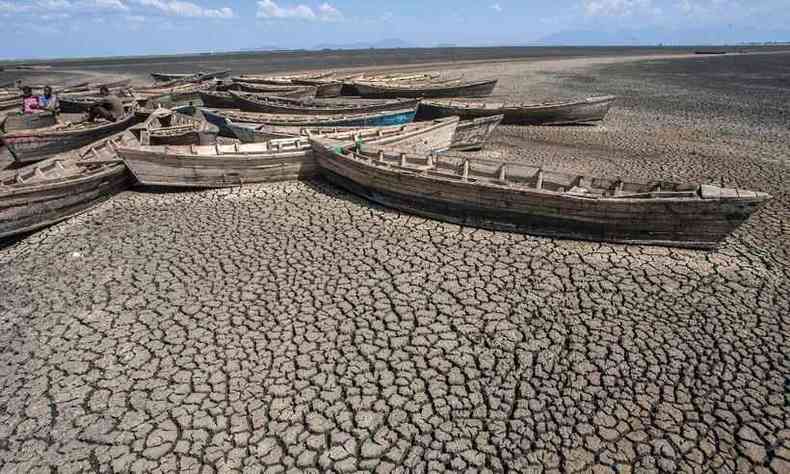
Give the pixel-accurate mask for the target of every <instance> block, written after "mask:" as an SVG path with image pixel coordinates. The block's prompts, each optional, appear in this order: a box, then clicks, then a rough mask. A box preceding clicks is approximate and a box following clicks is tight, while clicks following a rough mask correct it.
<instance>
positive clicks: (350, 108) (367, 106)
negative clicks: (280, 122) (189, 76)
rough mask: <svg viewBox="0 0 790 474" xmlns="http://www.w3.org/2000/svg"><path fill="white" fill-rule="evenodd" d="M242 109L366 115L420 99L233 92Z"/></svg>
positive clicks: (416, 103)
mask: <svg viewBox="0 0 790 474" xmlns="http://www.w3.org/2000/svg"><path fill="white" fill-rule="evenodd" d="M231 94H232V95H233V96H234V97H235V99H236V102H237V103H238V104H239V108H240V109H241V110H244V111H249V112H262V113H267V114H293V115H337V114H365V113H371V112H381V111H385V110H398V109H407V108H412V107H417V106H418V105H419V103H420V100H419V99H390V100H376V101H353V100H350V101H346V102H339V101H331V102H328V101H320V100H310V99H307V100H303V99H289V98H286V97H268V96H261V95H256V94H247V93H244V92H231Z"/></svg>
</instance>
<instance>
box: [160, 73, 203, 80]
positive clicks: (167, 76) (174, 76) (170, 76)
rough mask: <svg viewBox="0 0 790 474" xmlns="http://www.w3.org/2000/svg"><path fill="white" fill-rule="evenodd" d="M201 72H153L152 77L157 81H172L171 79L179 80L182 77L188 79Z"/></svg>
mask: <svg viewBox="0 0 790 474" xmlns="http://www.w3.org/2000/svg"><path fill="white" fill-rule="evenodd" d="M199 75H200V73H197V72H196V73H190V74H171V73H165V72H152V73H151V77H152V78H153V79H154V81H157V82H170V81H178V80H181V79H187V78H191V77H198V76H199Z"/></svg>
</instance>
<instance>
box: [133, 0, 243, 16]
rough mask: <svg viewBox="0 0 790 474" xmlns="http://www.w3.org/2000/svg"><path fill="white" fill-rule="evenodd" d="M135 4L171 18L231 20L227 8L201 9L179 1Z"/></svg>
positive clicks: (145, 0) (141, 0)
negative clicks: (155, 10) (150, 8)
mask: <svg viewBox="0 0 790 474" xmlns="http://www.w3.org/2000/svg"><path fill="white" fill-rule="evenodd" d="M135 2H136V3H138V4H140V5H143V6H147V7H152V8H156V9H157V10H159V11H161V12H162V13H165V14H167V15H172V16H183V17H189V18H221V19H228V18H233V17H234V14H233V10H231V9H230V8H228V7H223V8H203V7H201V6H199V5H196V4H194V3H192V2H182V1H181V0H135Z"/></svg>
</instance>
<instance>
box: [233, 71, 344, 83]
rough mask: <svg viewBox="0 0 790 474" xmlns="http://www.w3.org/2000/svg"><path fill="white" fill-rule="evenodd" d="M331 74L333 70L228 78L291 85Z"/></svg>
mask: <svg viewBox="0 0 790 474" xmlns="http://www.w3.org/2000/svg"><path fill="white" fill-rule="evenodd" d="M333 75H334V73H333V72H317V73H304V74H292V75H289V76H266V75H255V74H242V75H240V76H234V77H231V78H230V79H231V80H232V81H233V82H243V83H247V84H269V85H291V84H294V81H297V80H321V79H327V78H329V77H332V76H333Z"/></svg>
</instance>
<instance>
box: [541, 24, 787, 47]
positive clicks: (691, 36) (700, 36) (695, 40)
mask: <svg viewBox="0 0 790 474" xmlns="http://www.w3.org/2000/svg"><path fill="white" fill-rule="evenodd" d="M788 40H790V29H788V30H761V29H750V28H707V29H706V28H700V29H687V30H671V29H661V28H646V29H639V30H636V29H635V30H627V29H620V30H610V31H594V30H569V31H561V32H559V33H555V34H552V35H549V36H546V37H544V38H541V39H540V40H539V41H536V42H533V43H530V44H540V45H556V46H615V45H617V46H642V45H655V44H661V43H663V44H666V45H704V44H735V43H743V42H752V41H754V42H765V41H788Z"/></svg>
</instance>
